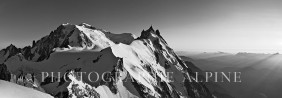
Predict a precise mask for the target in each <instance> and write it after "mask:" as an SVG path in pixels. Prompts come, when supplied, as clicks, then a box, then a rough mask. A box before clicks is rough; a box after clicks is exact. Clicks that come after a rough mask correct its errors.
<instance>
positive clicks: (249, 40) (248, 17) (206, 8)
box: [0, 0, 282, 52]
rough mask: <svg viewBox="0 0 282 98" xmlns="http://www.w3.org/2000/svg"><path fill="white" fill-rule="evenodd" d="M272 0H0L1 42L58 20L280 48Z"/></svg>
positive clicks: (200, 41)
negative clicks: (150, 28) (152, 28)
mask: <svg viewBox="0 0 282 98" xmlns="http://www.w3.org/2000/svg"><path fill="white" fill-rule="evenodd" d="M281 5H282V2H279V1H278V0H277V1H273V0H233V1H231V0H224V1H223V0H182V1H179V0H178V1H177V0H166V1H165V0H99V1H96V0H73V1H71V0H18V1H15V0H6V1H4V0H1V1H0V30H1V31H0V48H3V47H6V46H7V45H9V44H10V43H13V44H15V45H16V46H19V47H23V46H26V45H30V44H31V42H32V40H38V39H40V38H41V37H43V36H45V35H48V34H49V33H50V32H51V31H52V30H55V29H56V28H57V27H58V26H59V25H60V24H62V23H72V24H79V23H83V22H85V23H88V24H91V25H93V26H95V27H97V28H102V29H105V30H107V31H110V32H113V33H123V32H130V33H134V34H135V35H137V36H139V35H140V32H141V31H142V30H143V29H147V28H149V27H150V26H151V25H153V27H154V28H155V29H159V30H160V32H161V35H162V36H163V37H164V38H165V39H166V40H167V41H168V44H169V45H170V46H171V47H172V48H174V49H175V50H190V51H191V50H194V51H226V52H239V51H247V52H282V6H281Z"/></svg>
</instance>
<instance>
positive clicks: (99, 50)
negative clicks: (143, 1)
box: [0, 23, 211, 98]
mask: <svg viewBox="0 0 282 98" xmlns="http://www.w3.org/2000/svg"><path fill="white" fill-rule="evenodd" d="M11 47H13V46H11ZM59 50H61V51H64V52H61V51H59ZM70 50H74V51H75V52H70ZM77 50H79V51H77ZM86 50H87V51H86ZM15 53H17V54H19V55H23V56H13V57H11V58H10V59H9V57H8V60H7V61H4V64H2V65H1V63H0V67H1V66H2V69H3V71H2V72H1V73H3V74H4V76H2V77H3V78H4V79H5V80H9V79H7V78H6V77H11V76H9V74H10V73H11V74H13V75H14V76H12V79H13V80H17V81H18V80H19V79H18V77H24V78H25V79H28V81H26V80H23V83H26V82H28V83H29V81H30V83H31V84H39V85H36V87H38V88H41V87H42V88H43V89H44V91H46V92H47V93H49V94H51V95H52V96H55V97H59V98H61V97H75V96H77V97H82V96H85V97H90V96H100V97H101V98H136V97H141V98H148V97H149V98H151V97H152V98H154V97H155V98H211V94H210V93H209V91H208V90H207V89H206V88H205V85H204V84H200V83H196V82H193V83H190V82H189V81H188V77H190V76H189V74H191V72H192V71H191V69H189V68H188V66H187V65H186V64H185V63H184V62H183V61H182V60H181V59H180V58H179V57H178V56H177V55H176V54H175V53H174V51H173V50H172V49H171V48H170V47H169V46H168V44H167V43H166V41H165V40H164V39H163V38H162V36H161V35H160V32H159V30H154V29H153V27H152V26H151V27H150V28H149V29H147V30H145V31H144V30H143V31H142V32H141V36H140V37H138V38H135V37H134V35H132V34H130V33H123V34H113V33H111V32H107V31H104V30H101V29H96V28H94V27H92V26H91V25H88V24H85V23H82V24H79V25H73V24H62V25H60V26H59V27H58V28H57V29H56V30H54V31H52V32H51V33H50V34H49V35H47V36H45V37H43V38H41V39H40V40H38V41H34V42H33V45H32V47H30V46H29V47H28V46H27V47H25V48H24V49H20V51H17V52H15ZM0 56H1V57H2V56H3V57H5V56H6V55H5V54H4V53H2V52H0ZM19 58H20V59H19ZM0 60H1V59H0ZM6 67H7V68H6ZM41 72H47V73H48V72H49V73H50V72H60V73H68V74H69V75H68V81H65V80H64V77H63V75H61V76H58V77H56V80H60V82H50V79H53V78H51V77H42V73H41ZM72 72H86V73H88V74H89V73H91V72H97V74H98V75H99V77H100V79H97V81H96V82H93V79H91V80H89V78H87V76H84V77H86V78H81V79H80V78H79V77H80V76H81V75H72V74H71V73H72ZM105 72H106V73H109V74H108V75H105V76H101V75H103V74H104V73H105ZM168 73H173V74H174V77H173V76H171V77H173V78H169V77H170V76H169V74H168ZM188 73H189V74H188ZM26 74H30V75H26ZM49 75H50V74H49ZM93 75H94V73H93ZM27 76H29V77H30V76H31V77H32V78H35V79H31V80H30V79H29V78H26V77H27ZM81 77H82V76H81ZM191 77H192V76H191ZM0 78H1V77H0ZM101 78H102V79H101ZM103 79H104V80H103ZM105 79H110V81H105ZM171 79H172V80H171ZM20 80H21V81H22V79H20ZM37 80H38V81H37ZM78 80H79V81H78ZM91 81H92V82H91ZM172 81H174V82H172ZM28 83H26V84H28Z"/></svg>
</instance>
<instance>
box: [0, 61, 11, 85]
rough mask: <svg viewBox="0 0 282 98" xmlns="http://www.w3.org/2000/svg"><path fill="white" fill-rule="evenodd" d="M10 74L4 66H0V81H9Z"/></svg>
mask: <svg viewBox="0 0 282 98" xmlns="http://www.w3.org/2000/svg"><path fill="white" fill-rule="evenodd" d="M10 79H11V73H10V72H9V71H8V69H7V66H6V65H5V64H0V80H6V81H10Z"/></svg>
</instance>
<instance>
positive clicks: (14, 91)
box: [0, 80, 53, 98]
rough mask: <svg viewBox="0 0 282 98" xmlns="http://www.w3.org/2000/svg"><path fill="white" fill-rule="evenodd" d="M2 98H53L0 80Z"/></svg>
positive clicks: (0, 95)
mask: <svg viewBox="0 0 282 98" xmlns="http://www.w3.org/2000/svg"><path fill="white" fill-rule="evenodd" d="M0 97H1V98H53V97H52V96H51V95H49V94H46V93H42V92H40V91H37V90H34V89H32V88H27V87H24V86H20V85H17V84H14V83H11V82H7V81H3V80H0Z"/></svg>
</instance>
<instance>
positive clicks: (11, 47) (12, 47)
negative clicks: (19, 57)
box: [7, 44, 17, 49]
mask: <svg viewBox="0 0 282 98" xmlns="http://www.w3.org/2000/svg"><path fill="white" fill-rule="evenodd" d="M7 49H17V47H16V46H15V45H13V44H10V45H9V46H8V47H7Z"/></svg>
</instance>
